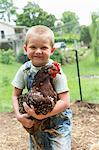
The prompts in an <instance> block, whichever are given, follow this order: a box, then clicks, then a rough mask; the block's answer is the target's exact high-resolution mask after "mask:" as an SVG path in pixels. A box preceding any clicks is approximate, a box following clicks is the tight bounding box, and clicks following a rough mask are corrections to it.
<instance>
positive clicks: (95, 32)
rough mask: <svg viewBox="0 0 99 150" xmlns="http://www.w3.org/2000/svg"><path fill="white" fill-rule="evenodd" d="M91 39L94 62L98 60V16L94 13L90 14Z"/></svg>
mask: <svg viewBox="0 0 99 150" xmlns="http://www.w3.org/2000/svg"><path fill="white" fill-rule="evenodd" d="M90 29H91V30H90V33H91V38H92V43H91V46H92V49H93V50H94V56H95V61H96V62H98V59H99V14H97V13H96V12H94V13H92V24H91V28H90Z"/></svg>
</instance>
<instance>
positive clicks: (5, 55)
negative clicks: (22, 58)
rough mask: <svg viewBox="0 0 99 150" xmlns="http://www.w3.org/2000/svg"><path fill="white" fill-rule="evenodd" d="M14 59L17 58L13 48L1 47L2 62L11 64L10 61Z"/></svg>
mask: <svg viewBox="0 0 99 150" xmlns="http://www.w3.org/2000/svg"><path fill="white" fill-rule="evenodd" d="M13 60H15V54H14V51H13V50H11V49H8V50H4V49H1V50H0V62H1V63H4V64H9V63H12V62H13Z"/></svg>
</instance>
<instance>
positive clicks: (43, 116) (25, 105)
mask: <svg viewBox="0 0 99 150" xmlns="http://www.w3.org/2000/svg"><path fill="white" fill-rule="evenodd" d="M23 106H24V109H25V111H26V112H27V114H28V115H29V116H32V117H34V118H36V119H38V120H42V119H45V118H47V115H42V114H40V115H37V114H36V113H35V111H34V107H33V106H31V107H32V108H30V107H29V106H28V105H27V104H26V103H25V102H24V103H23Z"/></svg>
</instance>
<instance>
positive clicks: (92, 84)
mask: <svg viewBox="0 0 99 150" xmlns="http://www.w3.org/2000/svg"><path fill="white" fill-rule="evenodd" d="M63 70H64V72H65V74H66V75H67V79H68V85H69V88H70V93H71V100H72V101H74V100H79V99H80V94H79V93H80V92H79V83H78V75H77V66H76V63H73V64H68V65H66V66H63ZM79 70H80V81H81V91H82V97H83V100H84V101H87V102H94V103H99V78H82V76H84V75H97V76H99V64H95V62H94V57H93V54H92V53H91V54H90V56H88V58H84V59H83V60H81V61H79Z"/></svg>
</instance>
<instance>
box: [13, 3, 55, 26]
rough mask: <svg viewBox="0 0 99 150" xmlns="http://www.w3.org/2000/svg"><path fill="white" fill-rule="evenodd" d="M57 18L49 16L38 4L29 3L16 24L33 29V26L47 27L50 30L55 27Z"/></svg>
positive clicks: (18, 16)
mask: <svg viewBox="0 0 99 150" xmlns="http://www.w3.org/2000/svg"><path fill="white" fill-rule="evenodd" d="M55 21H56V18H55V16H54V15H51V14H48V13H47V12H46V11H44V10H43V9H41V8H40V7H39V5H38V4H36V3H34V2H33V3H32V2H28V4H27V5H26V6H25V7H24V8H23V12H22V13H21V14H18V15H17V20H16V24H17V25H23V26H27V27H31V26H33V25H37V24H38V25H39V24H42V25H46V26H48V27H50V28H53V27H54V22H55Z"/></svg>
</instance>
